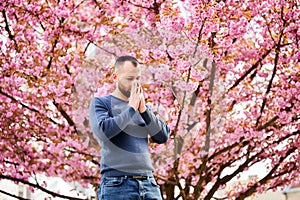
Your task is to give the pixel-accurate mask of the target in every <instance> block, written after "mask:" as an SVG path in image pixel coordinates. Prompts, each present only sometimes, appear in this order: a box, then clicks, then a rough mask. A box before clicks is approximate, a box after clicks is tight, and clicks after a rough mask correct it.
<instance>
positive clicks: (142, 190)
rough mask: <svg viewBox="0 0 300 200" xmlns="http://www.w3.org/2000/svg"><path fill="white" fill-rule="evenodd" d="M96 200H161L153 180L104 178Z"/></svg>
mask: <svg viewBox="0 0 300 200" xmlns="http://www.w3.org/2000/svg"><path fill="white" fill-rule="evenodd" d="M98 200H162V198H161V193H160V190H159V186H158V185H157V183H156V181H155V179H154V178H148V179H133V178H127V177H105V178H104V179H103V180H102V181H101V184H100V188H99V189H98Z"/></svg>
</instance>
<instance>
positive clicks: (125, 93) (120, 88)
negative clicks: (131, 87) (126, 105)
mask: <svg viewBox="0 0 300 200" xmlns="http://www.w3.org/2000/svg"><path fill="white" fill-rule="evenodd" d="M118 88H119V90H120V92H121V93H122V94H123V95H124V96H125V97H127V98H129V97H130V91H126V90H125V89H124V88H123V87H122V86H121V85H118Z"/></svg>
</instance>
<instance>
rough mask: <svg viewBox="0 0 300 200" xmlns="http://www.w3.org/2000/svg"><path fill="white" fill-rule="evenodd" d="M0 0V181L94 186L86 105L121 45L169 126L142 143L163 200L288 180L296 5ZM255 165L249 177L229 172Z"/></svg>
mask: <svg viewBox="0 0 300 200" xmlns="http://www.w3.org/2000/svg"><path fill="white" fill-rule="evenodd" d="M1 3H2V4H1V6H0V7H1V14H2V16H1V18H0V19H1V22H0V24H1V33H2V34H1V38H2V40H1V59H0V63H1V68H0V70H1V86H0V99H1V102H2V103H1V106H0V109H1V112H0V113H1V121H0V123H1V126H0V131H1V140H0V142H1V147H2V148H1V156H0V158H1V159H0V166H1V179H8V180H12V181H15V182H16V183H25V184H28V185H29V186H31V187H32V188H33V189H41V190H43V191H45V192H48V193H49V194H52V195H54V196H61V197H64V196H63V195H60V194H58V193H56V192H55V191H51V190H48V189H47V188H46V185H47V182H46V181H45V180H44V181H43V182H40V181H39V179H38V178H37V175H38V174H44V175H46V176H49V177H51V176H58V177H62V178H63V179H64V180H65V181H67V182H72V181H78V182H79V183H81V184H82V185H84V186H87V185H88V184H90V185H94V186H96V185H97V184H99V150H100V148H101V147H99V146H98V144H97V141H96V139H95V138H94V137H93V135H92V132H91V130H90V128H89V123H88V105H89V101H90V99H91V98H92V96H93V95H94V93H96V95H104V94H108V93H109V92H111V91H112V90H113V84H112V79H111V76H110V75H111V73H112V63H113V60H114V58H115V57H117V56H119V55H124V54H131V55H133V56H136V57H137V58H138V59H139V61H140V62H141V63H142V67H143V69H144V73H143V77H142V78H143V79H142V82H143V88H144V91H145V96H146V98H147V102H148V104H149V106H150V107H151V108H152V110H153V111H154V112H155V113H156V114H157V115H158V116H159V117H161V118H162V119H164V120H165V121H166V122H167V123H168V125H169V126H170V128H171V136H170V140H169V141H168V142H167V143H166V144H165V145H155V144H151V152H152V157H153V164H154V166H155V168H156V171H155V175H156V178H157V180H158V182H159V184H160V186H161V191H162V193H163V196H164V199H180V198H181V199H205V200H206V199H213V198H215V199H218V198H219V199H245V198H246V197H249V196H251V195H254V194H256V193H262V192H263V191H266V190H270V189H274V190H276V189H280V188H282V187H284V186H287V185H290V184H293V183H295V182H297V181H299V144H300V141H299V135H300V132H299V128H300V124H299V118H300V115H299V113H300V111H299V109H300V104H299V100H300V95H299V90H300V72H299V71H300V65H299V59H300V53H299V51H298V50H299V45H300V42H299V39H300V32H299V30H300V28H299V25H300V23H299V22H298V21H299V17H300V12H299V10H300V9H299V6H300V4H299V2H298V1H296V0H269V1H267V0H259V1H252V0H249V1H243V2H242V1H231V0H223V1H222V0H215V1H205V0H203V1H195V0H186V1H170V0H150V1H149V0H148V1H144V0H139V1H138V0H136V1H133V0H122V1H117V0H110V1H97V0H94V1H75V0H73V1H72V0H69V1H57V2H56V1H48V0H46V1H39V2H27V1H9V2H4V1H3V2H1ZM258 164H263V165H264V166H265V168H266V173H264V174H263V176H260V177H257V178H254V179H251V180H249V181H248V182H246V183H244V182H242V181H239V180H240V179H239V177H240V176H241V175H242V174H243V173H245V172H247V171H249V170H252V168H253V167H255V166H256V165H258ZM220 191H223V192H220ZM0 192H1V191H0ZM65 198H70V197H65Z"/></svg>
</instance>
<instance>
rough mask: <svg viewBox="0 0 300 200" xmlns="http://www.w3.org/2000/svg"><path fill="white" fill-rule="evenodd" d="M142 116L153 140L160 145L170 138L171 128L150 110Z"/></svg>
mask: <svg viewBox="0 0 300 200" xmlns="http://www.w3.org/2000/svg"><path fill="white" fill-rule="evenodd" d="M141 116H142V118H143V119H144V121H145V123H146V128H147V130H148V131H149V134H150V136H151V139H152V140H153V141H154V142H156V143H158V144H162V143H165V142H166V141H167V140H168V138H169V134H170V129H169V127H168V126H167V125H166V124H165V123H164V122H163V121H162V120H160V119H158V118H157V117H156V116H155V115H154V113H153V112H152V111H151V110H150V109H149V108H147V109H146V111H145V112H143V113H141Z"/></svg>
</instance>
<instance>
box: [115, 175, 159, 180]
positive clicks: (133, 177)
mask: <svg viewBox="0 0 300 200" xmlns="http://www.w3.org/2000/svg"><path fill="white" fill-rule="evenodd" d="M114 177H118V178H124V179H138V180H145V179H149V178H153V176H139V175H136V176H114Z"/></svg>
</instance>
